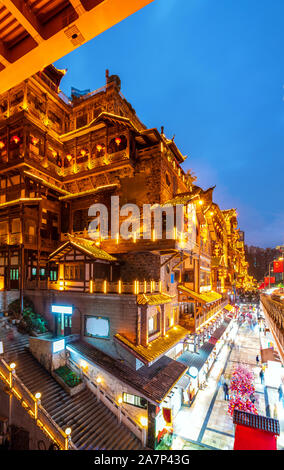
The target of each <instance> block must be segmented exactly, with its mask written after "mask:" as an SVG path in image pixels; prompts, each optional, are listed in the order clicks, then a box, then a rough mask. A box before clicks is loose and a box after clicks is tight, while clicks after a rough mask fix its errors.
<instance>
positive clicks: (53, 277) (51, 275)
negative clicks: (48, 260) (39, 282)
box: [49, 269, 57, 281]
mask: <svg viewBox="0 0 284 470" xmlns="http://www.w3.org/2000/svg"><path fill="white" fill-rule="evenodd" d="M49 278H50V280H51V281H57V269H50V271H49Z"/></svg>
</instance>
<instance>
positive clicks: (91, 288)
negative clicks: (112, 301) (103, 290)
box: [90, 279, 94, 294]
mask: <svg viewBox="0 0 284 470" xmlns="http://www.w3.org/2000/svg"><path fill="white" fill-rule="evenodd" d="M93 292H94V281H93V279H91V280H90V294H93Z"/></svg>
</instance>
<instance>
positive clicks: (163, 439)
mask: <svg viewBox="0 0 284 470" xmlns="http://www.w3.org/2000/svg"><path fill="white" fill-rule="evenodd" d="M183 379H184V377H182V378H181V379H180V380H179V381H178V383H177V385H176V386H175V387H174V388H173V389H172V390H171V392H170V393H169V395H168V396H167V397H166V398H165V399H164V400H163V402H162V403H161V405H160V406H159V407H156V417H155V449H159V448H161V449H165V448H170V447H171V443H172V438H173V421H174V419H175V417H176V415H177V414H178V412H179V411H180V409H181V406H182V404H183V384H184V380H183Z"/></svg>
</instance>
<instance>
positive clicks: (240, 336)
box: [172, 323, 284, 450]
mask: <svg viewBox="0 0 284 470" xmlns="http://www.w3.org/2000/svg"><path fill="white" fill-rule="evenodd" d="M235 345H236V346H235V347H234V348H233V349H232V350H231V349H230V348H229V346H228V345H224V346H223V348H222V350H221V352H220V354H219V357H218V359H217V361H216V362H215V364H214V365H213V367H212V370H211V373H210V376H209V378H208V386H207V387H206V389H205V390H200V391H199V392H198V395H197V397H196V399H195V401H194V403H193V405H192V406H191V407H190V408H188V407H182V409H181V410H180V411H179V413H178V415H177V416H176V418H175V420H174V435H175V438H174V440H173V446H172V449H192V450H194V449H195V448H199V449H202V448H203V449H208V450H209V449H223V450H227V449H233V446H234V425H233V421H232V418H231V417H230V415H229V414H228V412H227V410H228V402H227V401H225V400H224V393H223V389H222V387H220V384H219V379H220V376H221V374H222V373H224V376H225V377H226V378H228V379H230V376H231V374H232V370H233V368H234V366H235V365H236V364H238V363H243V364H247V365H248V366H250V368H251V369H252V370H253V372H254V373H255V388H256V394H255V395H256V407H257V409H258V413H259V414H262V415H266V416H269V415H270V410H273V407H274V403H275V400H276V399H277V402H278V393H277V390H276V389H270V387H265V385H262V384H261V383H260V378H259V372H260V367H259V366H257V364H256V355H257V354H258V355H259V357H260V337H259V329H258V326H257V327H255V329H254V330H252V329H251V328H250V326H249V325H248V324H247V323H245V324H244V325H242V326H241V327H240V328H239V329H238V331H237V335H236V338H235ZM276 395H277V396H276ZM280 406H281V405H279V412H278V418H279V419H280V416H279V415H280V414H282V411H283V414H284V410H283V408H281V410H280ZM283 424H284V423H283V422H282V419H281V431H282V432H281V436H280V439H278V448H279V449H281V448H284V442H283V438H284V429H283Z"/></svg>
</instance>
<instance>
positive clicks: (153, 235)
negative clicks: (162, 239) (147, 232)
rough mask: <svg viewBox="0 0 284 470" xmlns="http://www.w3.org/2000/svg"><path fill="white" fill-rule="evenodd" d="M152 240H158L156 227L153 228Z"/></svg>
mask: <svg viewBox="0 0 284 470" xmlns="http://www.w3.org/2000/svg"><path fill="white" fill-rule="evenodd" d="M152 241H153V242H155V241H156V232H155V229H154V228H153V230H152Z"/></svg>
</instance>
